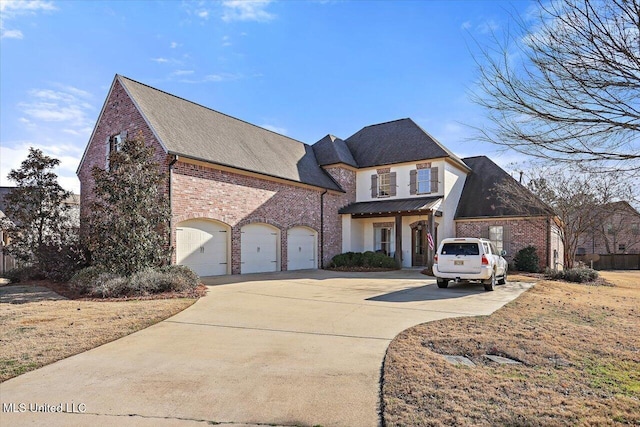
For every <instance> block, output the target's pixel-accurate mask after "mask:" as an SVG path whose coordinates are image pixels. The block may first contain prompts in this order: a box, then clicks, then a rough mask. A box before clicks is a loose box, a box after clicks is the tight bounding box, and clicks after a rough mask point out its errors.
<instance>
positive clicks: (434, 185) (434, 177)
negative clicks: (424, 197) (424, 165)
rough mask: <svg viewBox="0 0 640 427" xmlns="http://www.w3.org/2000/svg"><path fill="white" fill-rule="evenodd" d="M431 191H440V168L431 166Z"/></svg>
mask: <svg viewBox="0 0 640 427" xmlns="http://www.w3.org/2000/svg"><path fill="white" fill-rule="evenodd" d="M431 192H432V193H437V192H438V168H431Z"/></svg>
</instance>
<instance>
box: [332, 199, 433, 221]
mask: <svg viewBox="0 0 640 427" xmlns="http://www.w3.org/2000/svg"><path fill="white" fill-rule="evenodd" d="M441 201H442V197H437V196H436V197H413V198H411V199H388V200H376V201H373V202H357V203H351V204H350V205H347V206H345V207H343V208H342V209H340V210H339V211H338V213H340V214H351V215H352V216H369V215H382V214H393V215H396V214H404V215H407V214H425V213H428V212H430V211H431V210H433V209H434V208H437V207H438V206H439V204H440V202H441Z"/></svg>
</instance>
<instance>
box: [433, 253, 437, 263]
mask: <svg viewBox="0 0 640 427" xmlns="http://www.w3.org/2000/svg"><path fill="white" fill-rule="evenodd" d="M433 262H434V263H436V264H437V263H438V254H435V255H434V256H433Z"/></svg>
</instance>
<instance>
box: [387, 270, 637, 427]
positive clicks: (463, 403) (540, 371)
mask: <svg viewBox="0 0 640 427" xmlns="http://www.w3.org/2000/svg"><path fill="white" fill-rule="evenodd" d="M602 275H603V276H604V277H605V278H606V279H607V280H609V281H611V282H612V283H614V284H615V285H616V286H588V285H578V284H569V283H564V282H552V281H543V282H541V283H539V284H537V285H536V286H535V287H534V288H532V289H531V290H529V291H528V292H526V293H525V294H523V295H522V296H520V298H518V299H517V300H515V301H513V302H511V303H510V304H508V305H507V306H505V307H504V308H502V309H501V310H499V311H497V312H496V313H494V314H493V315H491V316H488V317H487V316H485V317H475V318H462V319H449V320H443V321H438V322H432V323H427V324H423V325H418V326H416V327H413V328H411V329H408V330H406V331H404V332H403V333H401V334H400V335H398V336H397V337H396V338H395V339H394V340H393V342H392V343H391V345H390V346H389V349H388V351H387V356H386V358H385V365H384V371H383V383H382V398H383V405H384V408H383V417H384V421H385V424H386V425H389V426H396V425H402V426H439V425H461V426H464V425H474V426H476V425H487V426H489V425H518V426H538V425H540V426H550V425H551V426H555V425H558V426H563V425H624V424H629V425H640V336H639V331H640V309H639V307H640V272H637V271H636V272H611V273H609V272H605V273H603V274H602ZM442 354H451V355H466V356H467V357H469V358H470V359H472V360H473V361H474V362H475V363H476V364H477V366H475V367H463V366H454V365H452V364H450V363H449V362H447V361H445V359H444V358H443V357H442V356H441V355H442ZM483 354H497V355H501V356H506V357H511V358H514V359H517V360H520V361H522V362H523V364H522V365H498V364H495V363H493V362H489V361H487V360H485V359H484V358H483V356H482V355H483Z"/></svg>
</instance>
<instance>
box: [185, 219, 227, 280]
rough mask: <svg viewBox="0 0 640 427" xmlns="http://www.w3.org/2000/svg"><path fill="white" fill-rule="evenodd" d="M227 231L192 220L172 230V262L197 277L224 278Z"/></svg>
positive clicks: (220, 226) (207, 223)
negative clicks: (189, 270)
mask: <svg viewBox="0 0 640 427" xmlns="http://www.w3.org/2000/svg"><path fill="white" fill-rule="evenodd" d="M228 239H229V231H228V230H227V227H225V226H224V225H222V224H219V223H216V222H213V221H207V220H200V219H193V220H188V221H184V222H181V223H180V224H178V227H177V228H176V262H177V263H178V264H181V265H186V266H188V267H190V268H191V269H192V270H193V271H195V272H196V274H198V275H199V276H219V275H222V274H227V262H228V256H227V252H228Z"/></svg>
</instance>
